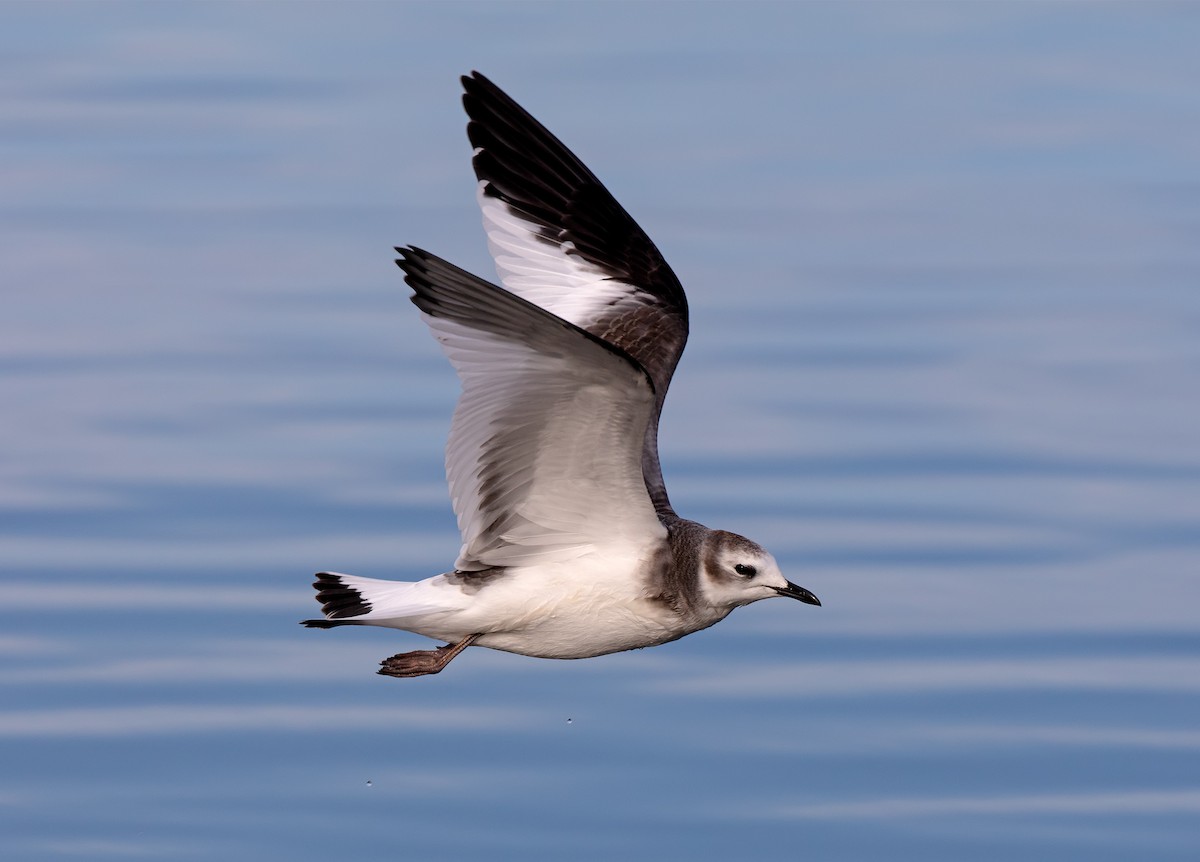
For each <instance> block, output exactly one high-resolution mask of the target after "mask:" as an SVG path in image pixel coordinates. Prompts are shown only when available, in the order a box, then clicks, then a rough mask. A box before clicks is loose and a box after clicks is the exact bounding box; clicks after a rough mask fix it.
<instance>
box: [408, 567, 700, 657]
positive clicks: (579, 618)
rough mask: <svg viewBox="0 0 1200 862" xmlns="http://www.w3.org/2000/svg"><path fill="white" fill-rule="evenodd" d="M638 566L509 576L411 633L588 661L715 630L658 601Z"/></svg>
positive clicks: (540, 569)
mask: <svg viewBox="0 0 1200 862" xmlns="http://www.w3.org/2000/svg"><path fill="white" fill-rule="evenodd" d="M640 568H641V562H640V560H638V559H636V558H634V559H624V560H615V559H613V558H611V557H603V556H599V555H589V556H587V557H583V558H580V559H579V560H575V561H572V562H570V563H558V564H555V565H553V566H546V567H528V568H522V569H517V570H510V571H509V572H507V573H505V574H504V575H502V576H500V580H499V581H497V582H496V583H493V584H488V585H486V586H483V587H482V588H481V589H479V590H478V592H476V593H475V594H474V595H472V596H471V598H470V602H469V604H467V605H466V607H463V608H462V609H461V610H457V611H455V612H453V613H450V614H446V615H444V616H442V618H441V619H439V620H436V621H435V620H432V619H431V620H429V621H428V623H427V624H425V625H421V626H413V627H412V628H410V629H409V630H410V631H416V632H418V633H419V634H424V635H428V636H430V637H436V638H440V639H443V640H446V641H454V640H461V639H462V638H464V637H466V636H468V635H472V634H478V635H479V637H478V638H477V639H476V641H475V644H476V645H477V646H485V647H489V648H491V649H498V650H504V651H506V652H514V653H519V654H521V655H528V656H536V657H539V658H589V657H591V656H597V655H604V654H605V653H611V652H620V651H621V650H628V649H638V648H640V647H647V646H655V645H657V644H661V643H666V642H667V641H670V640H674V639H676V638H679V637H682V636H683V635H685V634H688V633H689V632H692V631H695V630H696V629H697V628H702V627H704V625H708V624H710V623H708V622H707V621H706V622H705V623H703V624H701V625H697V624H696V623H695V622H688V621H687V620H685V619H683V618H681V617H680V616H679V615H678V614H676V613H675V612H673V611H672V610H671V609H670V608H668V607H667V606H665V605H664V604H662V603H661V602H659V601H656V600H655V599H654V598H653V594H652V589H651V588H650V585H648V584H645V583H643V582H642V580H641V576H640V575H639V574H637V572H638V571H639V570H640ZM712 622H716V620H715V619H714V620H713V621H712ZM406 628H407V626H406Z"/></svg>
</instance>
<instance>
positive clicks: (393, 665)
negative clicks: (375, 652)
mask: <svg viewBox="0 0 1200 862" xmlns="http://www.w3.org/2000/svg"><path fill="white" fill-rule="evenodd" d="M477 637H479V635H467V637H465V638H463V639H462V640H460V641H459V642H458V643H456V644H446V645H445V646H440V647H438V648H437V649H420V650H414V651H413V652H402V653H400V654H399V655H394V656H392V657H391V658H385V659H384V660H383V661H381V662H380V663H379V664H380V667H379V673H381V674H383V675H384V676H396V677H405V676H426V675H428V674H431V673H437V672H438V671H440V670H441V669H442V668H444V667H445V666H446V665H448V664H450V661H451V659H453V658H454V657H455V656H456V655H458V654H459V653H460V652H462V651H463V650H465V649H466V648H467V647H469V646H470V645H471V644H472V643H474V642H475V638H477Z"/></svg>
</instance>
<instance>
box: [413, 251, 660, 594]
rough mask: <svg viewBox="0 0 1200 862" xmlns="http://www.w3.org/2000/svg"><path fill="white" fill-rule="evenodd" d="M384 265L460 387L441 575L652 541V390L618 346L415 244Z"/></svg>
mask: <svg viewBox="0 0 1200 862" xmlns="http://www.w3.org/2000/svg"><path fill="white" fill-rule="evenodd" d="M397 251H398V252H400V255H401V257H400V259H399V260H398V261H397V263H398V264H399V265H400V268H401V269H403V270H404V273H405V281H407V282H408V284H409V285H410V286H411V287H412V289H413V290H414V291H415V293H414V295H413V297H412V301H413V302H414V303H415V304H416V305H417V307H418V308H420V309H421V311H422V312H424V314H423V316H424V318H425V322H426V323H428V324H429V327H430V328H431V329H432V330H433V332H434V335H435V336H436V337H437V339H438V341H439V342H440V343H441V345H442V349H443V350H444V351H445V352H446V355H447V356H448V357H449V358H450V362H451V363H452V364H453V365H454V368H455V370H456V371H458V375H459V377H460V378H461V380H462V396H461V398H460V399H459V402H458V407H457V408H456V409H455V412H454V421H453V424H452V426H451V430H450V440H449V442H448V444H447V446H446V474H447V477H448V479H449V482H450V496H451V499H452V501H453V504H454V511H455V514H456V515H457V516H458V526H459V529H460V530H461V531H462V538H463V546H462V551H461V552H460V555H459V558H458V561H457V562H456V563H455V567H456V568H457V569H459V570H461V571H477V570H481V569H486V568H491V567H504V566H518V565H530V564H536V563H542V562H558V561H564V560H570V559H574V558H576V557H578V556H581V555H582V554H584V553H586V552H587V551H588V550H590V549H592V548H594V547H596V546H598V545H604V544H609V543H612V542H620V541H626V540H627V541H631V542H635V543H642V542H648V541H652V540H655V539H659V540H661V539H663V538H664V537H665V535H666V531H665V530H664V528H663V527H662V525H661V524H660V523H659V520H658V518H657V517H656V516H655V511H654V507H653V505H652V503H651V501H650V498H649V496H648V494H647V492H646V486H645V483H644V481H643V478H642V471H641V450H642V438H643V435H644V433H645V429H646V425H647V423H648V422H649V421H650V416H651V414H652V413H653V411H654V404H655V398H654V386H653V383H652V382H651V380H650V378H649V377H648V376H647V374H646V372H645V371H644V370H643V369H642V368H641V367H640V366H639V365H638V363H637V362H636V361H635V360H634V359H632V358H631V357H630V356H629V355H628V354H627V353H626V352H625V351H623V350H622V349H621V348H619V347H616V346H614V345H612V344H609V343H607V342H605V341H603V340H602V339H599V338H597V337H596V336H594V335H592V334H590V333H588V332H587V331H585V330H583V329H581V328H580V327H578V326H576V325H574V324H572V323H570V322H568V321H565V320H563V319H561V318H559V317H556V316H555V315H553V314H551V313H550V312H548V311H546V310H545V309H543V308H540V307H538V306H536V305H534V304H533V303H531V302H529V301H527V300H525V299H523V298H521V297H520V296H517V295H515V294H513V293H510V292H509V291H507V290H505V289H503V288H501V287H498V286H496V285H494V284H489V283H488V282H486V281H484V280H482V279H480V278H477V277H476V276H473V275H471V274H470V273H468V272H465V271H463V270H461V269H459V268H458V267H456V266H453V265H452V264H449V263H447V262H446V261H444V260H442V259H441V258H439V257H436V256H434V255H432V254H429V253H428V252H425V251H422V250H420V249H417V248H402V249H397Z"/></svg>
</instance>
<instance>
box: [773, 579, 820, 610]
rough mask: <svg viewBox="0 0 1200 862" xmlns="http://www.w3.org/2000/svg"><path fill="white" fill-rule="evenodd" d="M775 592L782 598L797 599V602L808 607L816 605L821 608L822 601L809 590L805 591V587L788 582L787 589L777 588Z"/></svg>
mask: <svg viewBox="0 0 1200 862" xmlns="http://www.w3.org/2000/svg"><path fill="white" fill-rule="evenodd" d="M775 591H776V592H777V593H779V595H781V596H787V597H788V598H789V599H796V600H797V601H801V602H804V604H806V605H816V606H817V607H820V606H821V600H820V599H818V598H817V597H816V596H814V595H813V594H812V593H810V592H809V591H808V590H806V589H804V587H798V586H796V585H795V584H793V583H792V582H791V581H788V583H787V586H786V587H776V588H775Z"/></svg>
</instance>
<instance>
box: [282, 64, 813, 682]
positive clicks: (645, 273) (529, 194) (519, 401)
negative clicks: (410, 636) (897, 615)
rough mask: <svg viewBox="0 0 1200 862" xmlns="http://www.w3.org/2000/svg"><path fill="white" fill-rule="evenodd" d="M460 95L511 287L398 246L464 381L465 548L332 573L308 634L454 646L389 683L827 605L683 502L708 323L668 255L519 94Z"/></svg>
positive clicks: (415, 657)
mask: <svg viewBox="0 0 1200 862" xmlns="http://www.w3.org/2000/svg"><path fill="white" fill-rule="evenodd" d="M462 83H463V87H464V89H465V94H464V96H463V105H464V106H465V108H466V111H467V115H468V116H469V118H470V122H469V123H468V125H467V134H468V136H469V138H470V140H471V144H472V145H473V146H474V148H475V154H474V158H473V160H472V161H473V164H474V167H475V174H476V176H477V177H478V180H479V186H478V197H479V204H480V207H481V208H482V210H483V223H484V228H485V229H486V231H487V237H488V245H489V247H490V249H491V252H492V256H493V257H494V258H495V261H496V268H497V271H498V273H499V276H500V281H501V282H502V284H503V287H500V286H497V285H495V284H492V283H490V282H487V281H484V280H483V279H481V278H478V277H476V276H474V275H471V274H470V273H468V272H465V271H464V270H461V269H459V268H458V267H456V266H454V265H452V264H450V263H447V262H446V261H444V260H442V259H441V258H439V257H436V256H435V255H432V254H430V253H429V252H427V251H423V250H422V249H419V248H416V247H415V246H409V247H406V248H398V249H396V251H397V252H399V254H400V259H399V260H397V261H396V263H397V264H398V265H399V266H400V269H402V270H403V271H404V279H405V281H406V282H407V283H408V285H409V286H410V287H411V288H412V290H413V292H414V294H413V296H412V301H413V303H414V304H415V305H416V306H417V308H419V309H420V310H421V313H422V317H423V318H424V320H425V322H426V323H427V324H428V325H429V328H430V329H431V330H433V334H434V336H435V337H436V338H437V340H438V341H439V342H440V343H441V345H442V349H443V350H444V351H445V353H446V355H447V357H449V359H450V362H451V363H452V364H453V365H454V368H455V370H456V371H457V372H458V376H459V378H460V379H461V381H462V396H461V397H460V399H459V402H458V406H457V408H456V409H455V411H454V420H453V423H452V425H451V428H450V438H449V442H448V443H447V446H446V476H447V479H448V480H449V484H450V496H451V499H452V501H453V505H454V512H455V514H456V515H457V517H458V527H459V530H460V531H461V532H462V548H461V550H460V551H459V554H458V559H457V560H455V562H454V568H453V570H452V571H449V572H446V573H444V574H440V575H435V576H433V577H431V578H427V579H425V580H423V581H416V582H401V581H386V580H375V579H373V578H363V577H357V576H354V575H344V574H337V573H334V572H321V573H319V574H318V575H317V576H316V578H317V580H316V583H315V584H314V586H315V587H316V590H317V600H318V601H319V602H320V603H321V610H322V611H323V613H324V618H323V619H317V620H306V621H304V623H303V624H304V625H306V626H310V627H314V628H332V627H334V626H346V625H370V626H385V627H390V628H396V629H403V630H404V631H409V632H415V633H417V634H420V635H424V636H426V637H430V638H434V639H437V640H440V641H445V642H446V645H445V646H441V647H438V648H436V649H431V650H417V651H414V652H406V653H401V654H399V655H395V656H392V657H391V658H388V659H385V660H384V661H383V662H382V666H381V667H380V669H379V673H381V674H384V675H386V676H395V677H410V676H423V675H426V674H434V673H438V672H439V671H441V670H442V669H443V668H444V667H445V666H446V665H447V664H448V663H449V662H450V661H451V660H452V659H453V658H454V657H455V656H457V655H458V654H459V653H461V652H462V651H463V650H464V649H466V648H467V647H469V646H472V645H474V646H481V647H489V648H491V649H496V650H504V651H506V652H513V653H519V654H521V655H527V656H538V657H542V658H559V659H573V658H588V657H591V656H598V655H604V654H606V653H613V652H619V651H621V650H629V649H638V648H641V647H648V646H656V645H658V644H663V643H667V642H668V641H673V640H676V639H678V638H681V637H683V636H684V635H688V634H691V633H692V632H696V631H699V630H700V629H704V628H708V627H709V626H711V625H713V624H714V623H717V622H719V621H720V620H722V619H724V618H725V617H726V616H728V615H729V613H730V612H731V611H732V610H733V609H734V608H737V607H740V606H742V605H748V604H750V603H751V602H756V601H758V600H759V599H767V598H773V597H778V596H785V597H787V598H792V599H798V600H799V601H801V602H805V603H807V604H810V605H819V604H820V601H818V600H817V597H816V596H814V595H813V594H812V593H810V592H809V591H808V590H806V589H804V588H803V587H799V586H796V585H795V584H793V583H791V582H790V581H788V580H787V579H786V578H785V577H784V576H783V574H782V573H781V572H780V570H779V566H778V564H777V563H776V562H775V558H774V557H772V556H771V554H770V553H768V552H767V551H766V549H764V548H763V547H761V546H760V545H758V544H756V543H755V542H752V541H751V540H749V539H747V538H744V537H742V536H739V535H737V534H735V533H729V532H726V531H724V530H710V529H709V528H708V527H705V526H703V525H701V524H698V523H696V522H695V521H689V520H686V519H684V518H681V517H679V516H678V515H677V514H675V510H674V509H673V508H672V507H671V502H670V500H669V499H668V498H667V490H666V488H665V487H664V485H663V477H662V471H661V469H660V467H659V461H658V418H659V413H660V411H661V410H662V406H663V399H664V397H665V396H666V394H667V386H668V385H669V384H670V382H671V375H672V373H673V372H674V371H675V366H676V364H677V363H678V362H679V356H680V354H681V353H683V347H684V343H685V342H686V340H687V333H688V310H687V300H686V298H685V297H684V293H683V287H682V286H681V285H680V283H679V280H678V279H677V278H676V277H675V274H674V273H673V272H672V271H671V268H670V267H669V266H667V263H666V261H665V260H663V257H662V255H661V254H659V251H658V249H657V248H655V246H654V243H652V242H651V241H650V238H649V237H647V236H646V234H645V233H644V232H643V231H642V229H641V228H640V227H638V225H637V223H636V222H634V220H633V219H632V218H631V217H630V216H629V214H628V213H627V212H625V210H624V209H623V208H622V207H621V205H620V204H618V203H617V202H616V200H614V199H613V196H612V195H611V194H609V192H608V190H607V189H605V188H604V186H603V185H601V183H600V181H599V180H598V179H596V177H595V175H594V174H592V172H591V171H590V170H588V168H587V167H585V166H584V164H583V163H582V162H581V161H580V160H579V159H578V158H577V157H576V156H575V155H574V154H573V153H572V152H571V151H570V150H568V149H567V148H566V147H565V146H564V145H563V144H562V142H561V141H559V140H558V138H556V137H555V136H554V135H552V134H551V133H550V132H549V131H547V130H546V128H545V127H544V126H542V125H541V123H539V122H538V121H537V120H535V119H534V118H533V117H532V116H530V115H529V114H528V113H527V112H526V111H525V110H524V109H523V108H522V107H521V106H520V105H518V104H517V103H516V102H514V101H513V100H512V99H511V98H510V97H509V96H508V95H507V94H505V93H504V92H503V91H502V90H501V89H500V88H499V87H497V86H496V85H495V84H493V83H492V82H491V81H489V80H488V79H487V78H485V77H484V76H483V75H481V74H479V73H478V72H475V73H472V74H471V75H469V76H466V77H464V78H463V79H462Z"/></svg>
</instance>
